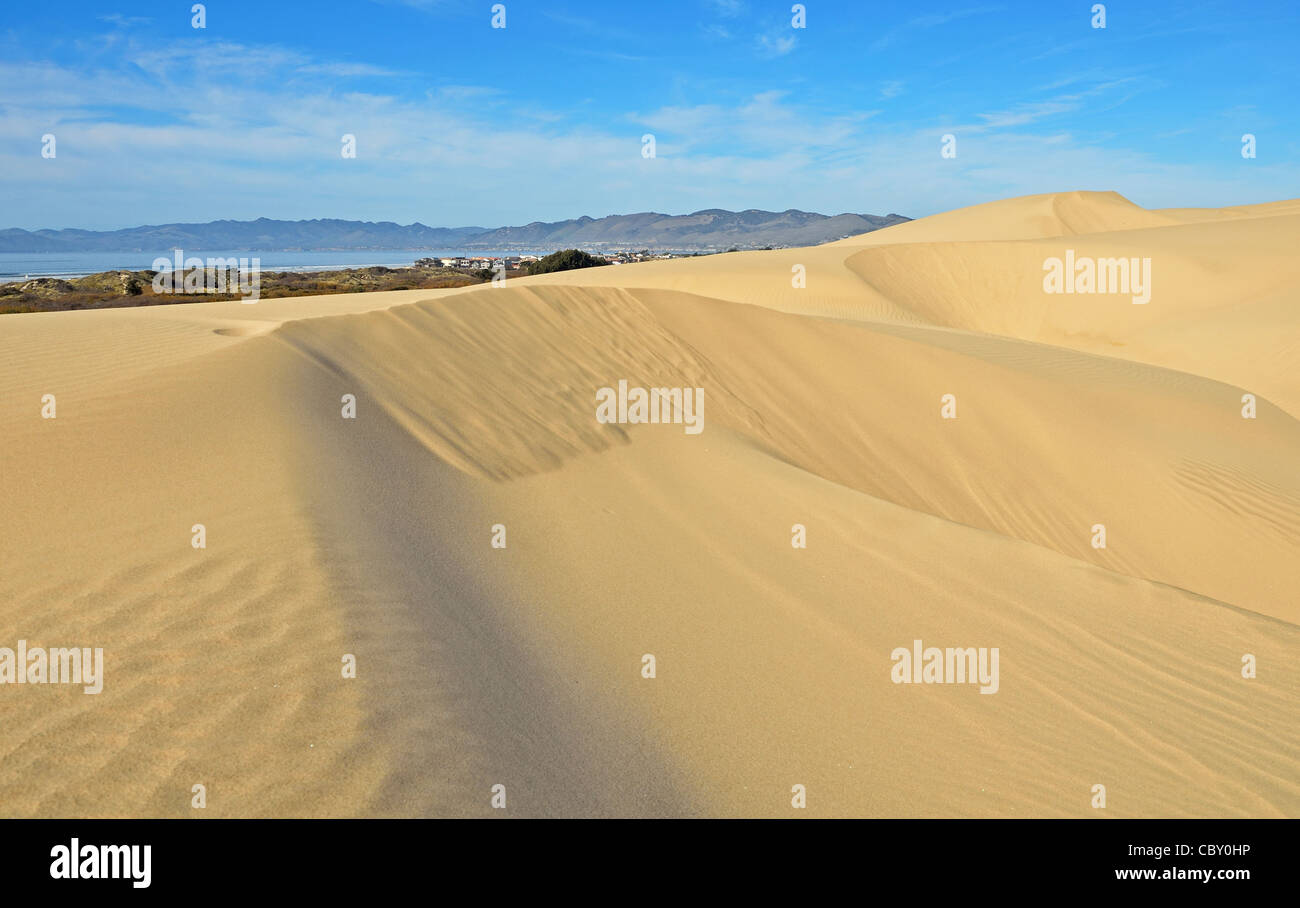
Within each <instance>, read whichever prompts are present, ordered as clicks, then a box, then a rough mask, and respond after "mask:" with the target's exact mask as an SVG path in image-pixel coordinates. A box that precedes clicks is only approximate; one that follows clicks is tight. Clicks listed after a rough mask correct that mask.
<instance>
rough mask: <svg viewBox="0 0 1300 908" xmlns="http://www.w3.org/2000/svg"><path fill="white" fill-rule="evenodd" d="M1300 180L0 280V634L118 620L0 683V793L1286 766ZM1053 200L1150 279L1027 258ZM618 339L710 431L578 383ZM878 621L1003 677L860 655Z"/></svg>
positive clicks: (1252, 784)
mask: <svg viewBox="0 0 1300 908" xmlns="http://www.w3.org/2000/svg"><path fill="white" fill-rule="evenodd" d="M1298 212H1300V203H1297V202H1278V203H1271V204H1268V205H1260V206H1240V207H1237V208H1233V209H1224V210H1221V211H1210V210H1201V211H1193V210H1166V211H1147V210H1145V209H1142V208H1140V207H1138V206H1136V205H1134V204H1133V203H1131V202H1129V201H1128V200H1126V199H1124V198H1122V197H1121V196H1118V195H1117V194H1114V193H1059V194H1053V195H1048V196H1034V197H1027V198H1024V199H1009V200H1005V201H1001V202H995V203H990V204H988V205H983V206H975V207H974V208H970V209H962V210H959V211H954V212H948V213H946V214H942V215H936V216H934V217H932V218H926V219H921V220H918V221H912V222H908V223H906V224H901V225H897V226H894V227H890V228H886V229H884V230H880V231H876V232H873V233H871V234H867V235H864V236H861V237H853V238H850V239H848V240H843V241H839V242H837V243H832V244H828V245H825V246H820V247H812V248H807V249H793V250H777V251H771V252H754V253H735V254H730V255H726V256H712V257H708V258H701V259H696V260H677V261H672V262H663V263H650V264H645V265H636V266H620V267H607V268H596V269H587V270H583V271H575V272H562V273H558V274H552V275H543V276H538V277H535V278H528V279H523V280H518V281H516V280H511V281H510V282H509V284H508V286H506V287H504V288H493V287H490V286H483V287H476V288H472V289H467V290H452V291H440V292H436V293H431V292H429V291H410V292H401V293H390V294H367V295H353V296H349V297H320V298H295V299H284V300H271V301H266V302H263V303H259V304H258V305H255V306H242V305H240V304H238V303H206V304H192V305H180V306H170V307H165V308H152V309H131V310H116V311H113V310H107V311H94V312H67V313H49V314H37V315H15V316H6V317H5V318H4V319H3V320H2V321H0V354H2V355H0V364H2V365H0V368H2V369H3V370H4V387H5V388H6V389H7V390H6V393H5V394H4V396H3V397H2V398H0V420H2V424H3V426H4V428H5V438H6V445H7V451H6V454H7V458H6V460H7V464H8V465H9V466H7V468H6V469H5V470H4V471H3V473H2V474H0V497H2V499H3V501H4V503H5V508H4V510H3V517H0V543H2V544H3V548H4V550H5V551H6V553H7V555H6V564H7V566H8V567H9V568H10V569H9V570H6V571H5V572H4V575H3V576H2V577H0V646H5V645H9V646H12V645H13V642H14V641H16V640H17V639H19V638H20V637H21V638H25V639H27V640H30V641H34V643H40V644H42V645H73V644H77V643H82V641H84V643H82V645H96V646H103V647H104V648H105V651H106V661H107V666H108V667H107V672H106V674H107V678H106V682H105V689H104V693H102V694H100V695H97V696H93V697H92V696H85V695H83V694H81V692H80V690H79V689H78V690H75V691H74V690H71V689H67V688H58V687H54V686H50V687H36V686H33V687H31V688H27V689H21V688H11V689H7V690H6V689H4V688H0V696H3V697H5V698H6V702H5V706H6V714H7V716H8V717H9V719H10V721H9V722H7V723H6V724H7V726H8V727H10V728H11V729H21V730H22V731H21V733H18V734H13V733H11V734H10V735H8V736H6V737H5V739H4V740H3V741H2V742H0V813H3V814H4V815H7V816H36V815H73V816H118V815H132V816H134V815H146V816H148V815H162V816H192V815H205V816H250V815H251V816H263V815H276V816H279V815H308V816H339V815H348V816H350V815H394V816H404V815H420V816H423V815H438V816H479V815H481V816H489V815H496V816H499V815H502V814H503V813H504V814H505V815H512V816H518V815H526V816H531V815H565V816H569V815H572V816H604V815H619V816H682V815H686V816H788V815H791V814H792V813H795V812H794V811H792V809H791V806H790V797H791V795H790V789H791V786H792V785H794V784H796V783H797V784H803V785H806V786H807V790H808V808H807V810H806V811H805V812H804V813H806V814H808V815H822V816H1051V817H1058V816H1059V817H1066V816H1097V815H1105V816H1115V817H1136V816H1296V815H1297V814H1300V772H1298V770H1300V760H1298V758H1297V756H1296V754H1297V752H1300V751H1298V748H1297V745H1298V744H1300V732H1298V726H1300V723H1297V722H1296V721H1295V720H1296V716H1297V715H1298V714H1300V713H1298V707H1300V668H1297V666H1296V664H1295V660H1294V653H1295V652H1297V645H1298V644H1300V627H1298V626H1297V625H1298V624H1300V611H1297V604H1296V596H1295V590H1296V589H1297V581H1298V580H1300V475H1298V474H1297V471H1296V470H1295V464H1296V462H1297V455H1298V454H1300V424H1298V423H1297V419H1296V414H1300V386H1298V385H1297V381H1298V379H1297V374H1296V372H1295V370H1294V368H1293V367H1292V366H1293V364H1294V363H1295V362H1296V361H1297V359H1296V356H1295V354H1297V353H1300V308H1297V307H1298V306H1300V299H1297V296H1298V295H1300V291H1298V290H1297V288H1298V287H1300V273H1297V269H1300V265H1298V264H1297V263H1296V261H1295V260H1294V257H1293V256H1291V255H1290V253H1289V250H1290V249H1291V248H1293V247H1294V242H1295V238H1296V236H1297V234H1300V213H1298ZM1065 248H1072V249H1074V250H1076V252H1077V253H1078V254H1080V255H1090V256H1096V257H1102V256H1111V255H1132V256H1145V257H1150V258H1151V259H1152V274H1153V276H1154V277H1153V291H1152V296H1151V301H1150V302H1149V303H1148V304H1146V305H1137V306H1135V305H1133V304H1132V303H1131V302H1130V301H1129V300H1128V299H1127V298H1124V297H1120V296H1117V295H1092V296H1086V295H1081V296H1072V297H1066V296H1051V295H1048V294H1044V293H1043V292H1042V285H1041V280H1042V273H1043V272H1042V262H1043V260H1044V259H1045V258H1046V257H1048V256H1051V255H1060V254H1061V253H1062V250H1064V249H1065ZM798 265H801V266H803V268H804V269H805V272H806V287H804V288H796V287H794V286H792V281H791V277H792V274H793V272H792V269H793V268H794V267H795V266H798ZM621 378H622V379H629V380H632V381H634V382H635V383H639V384H642V385H645V386H647V387H648V386H690V387H701V388H704V389H705V393H706V405H705V410H704V418H705V424H706V429H705V431H704V433H703V434H702V435H700V436H698V437H690V436H687V435H686V434H685V433H684V432H683V431H682V429H681V427H680V426H625V425H601V424H599V423H597V422H596V421H595V419H594V417H593V413H594V392H595V389H596V388H599V387H601V386H605V385H610V384H613V383H615V382H617V380H619V379H621ZM45 393H54V394H56V396H57V398H58V408H59V409H58V418H57V419H55V420H42V419H41V418H40V415H39V411H40V397H41V395H42V394H45ZM1245 393H1253V394H1255V395H1257V398H1258V404H1257V406H1258V410H1257V416H1256V418H1255V419H1252V420H1246V419H1242V418H1241V415H1240V409H1241V406H1242V404H1241V395H1242V394H1245ZM344 394H354V395H355V396H356V398H357V406H358V413H357V419H356V420H344V419H342V418H341V416H340V406H341V404H340V400H341V397H342V395H344ZM944 394H953V395H955V397H956V405H957V408H958V410H957V412H958V418H956V419H953V420H944V419H941V417H940V400H941V397H942V395H944ZM16 464H24V465H33V466H32V468H31V469H26V470H21V471H20V470H16V469H14V468H13V465H16ZM200 522H202V523H205V524H206V526H207V528H208V533H209V543H208V548H207V549H204V550H194V549H192V548H191V546H190V532H189V530H190V527H191V525H192V524H194V523H200ZM796 523H798V524H803V525H805V526H806V528H807V533H808V547H807V548H806V549H794V548H792V547H791V544H790V539H791V527H792V525H793V524H796ZM1097 523H1101V524H1105V525H1106V527H1107V534H1108V542H1107V547H1106V548H1105V549H1100V550H1099V549H1096V548H1094V547H1093V546H1092V545H1091V542H1090V540H1091V538H1092V526H1093V525H1094V524H1097ZM496 524H504V525H505V527H506V528H507V533H508V545H507V547H506V548H505V549H493V548H492V547H491V546H490V544H489V541H490V538H491V528H492V527H493V526H494V525H496ZM915 639H921V640H924V641H925V642H926V644H927V645H929V644H931V643H932V644H933V645H937V646H989V647H999V648H1000V651H1001V653H1002V677H1001V688H1000V690H999V691H998V693H997V694H996V695H994V696H982V695H980V694H979V693H978V691H977V690H976V689H975V688H973V687H967V686H919V685H917V686H913V685H897V684H893V683H891V681H890V669H891V661H890V652H891V650H893V648H894V647H897V646H910V645H911V642H912V641H913V640H915ZM343 653H352V654H355V655H356V656H357V661H358V676H357V678H356V679H355V680H345V679H343V678H341V676H340V670H339V664H340V657H341V656H342V654H343ZM646 653H652V654H654V655H655V656H656V659H657V664H658V676H657V677H656V678H655V679H654V680H647V679H644V678H642V676H641V674H640V669H641V659H642V656H643V655H644V654H646ZM1246 653H1250V654H1253V655H1254V656H1255V657H1256V659H1257V660H1258V663H1259V666H1260V670H1259V676H1258V677H1257V678H1254V679H1251V680H1246V679H1243V678H1242V677H1241V675H1240V665H1241V658H1242V655H1243V654H1246ZM195 783H203V784H206V785H208V786H209V790H210V795H209V806H208V807H207V808H205V811H204V812H200V811H196V810H194V809H192V808H191V806H190V798H191V794H190V790H191V786H192V785H193V784H195ZM498 783H499V784H503V785H505V786H506V789H507V791H508V792H509V805H508V809H507V810H506V811H500V810H493V809H492V808H491V807H490V804H489V798H490V789H491V787H492V785H494V784H498ZM1098 783H1100V784H1104V785H1106V786H1107V790H1108V799H1109V800H1108V804H1107V807H1106V809H1105V810H1096V809H1093V808H1092V807H1091V806H1090V799H1091V797H1092V794H1091V787H1092V786H1093V785H1094V784H1098Z"/></svg>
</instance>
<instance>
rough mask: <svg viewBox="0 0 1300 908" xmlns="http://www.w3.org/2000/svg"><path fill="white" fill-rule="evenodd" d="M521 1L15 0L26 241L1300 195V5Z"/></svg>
mask: <svg viewBox="0 0 1300 908" xmlns="http://www.w3.org/2000/svg"><path fill="white" fill-rule="evenodd" d="M492 5H493V4H492V3H491V2H484V0H473V2H466V0H407V2H398V0H389V2H374V0H369V2H367V0H353V2H348V3H342V2H339V3H331V2H320V3H288V2H267V0H262V2H235V0H213V2H210V3H207V4H206V16H207V22H206V25H207V27H206V28H205V29H202V30H199V29H194V28H192V27H191V13H190V6H191V0H182V2H167V3H163V2H158V3H151V2H145V3H132V4H120V5H112V4H105V3H103V2H94V3H89V2H87V3H82V2H67V0H60V2H57V3H17V2H10V3H6V4H5V6H4V8H3V11H0V227H24V228H29V229H31V228H38V227H87V228H92V229H106V228H116V227H125V226H135V225H138V224H147V223H163V222H170V221H206V220H213V219H217V218H233V219H240V220H243V219H250V218H256V217H272V218H285V219H298V218H315V217H339V218H349V219H365V220H392V221H397V222H399V223H410V222H412V221H420V222H422V223H425V224H430V225H435V226H458V225H471V224H472V225H481V226H499V225H503V224H523V223H527V222H529V221H534V220H546V221H551V220H559V219H563V218H569V217H577V216H579V215H584V214H585V215H591V216H593V217H600V216H603V215H606V214H615V213H629V212H634V211H646V210H653V211H662V212H668V213H673V214H679V213H685V212H689V211H694V210H698V209H701V208H714V207H717V208H730V209H743V208H766V209H773V210H784V209H786V208H802V209H805V210H810V211H820V212H823V213H830V214H835V213H839V212H842V211H854V212H865V213H874V214H884V213H887V212H891V211H893V212H898V213H901V214H907V215H911V216H921V215H925V214H932V213H934V212H937V211H943V210H947V209H950V208H956V207H960V206H963V205H970V204H975V203H978V202H983V201H988V200H991V199H997V198H1004V197H1007V196H1014V195H1024V194H1028V193H1036V192H1051V191H1057V190H1071V189H1114V190H1117V191H1119V192H1121V193H1123V194H1124V195H1126V196H1128V197H1129V198H1131V199H1133V200H1134V201H1135V202H1137V203H1139V204H1141V205H1144V206H1147V207H1171V206H1180V207H1181V206H1219V205H1230V204H1244V203H1252V202H1261V201H1270V200H1274V199H1281V198H1293V197H1296V196H1300V170H1298V169H1297V167H1296V163H1297V153H1298V152H1300V141H1298V140H1297V135H1296V127H1297V107H1298V102H1297V93H1298V92H1297V87H1298V86H1300V64H1298V63H1297V60H1298V59H1300V4H1297V3H1295V2H1294V0H1279V2H1261V3H1255V2H1249V0H1246V2H1233V3H1226V2H1196V0H1186V2H1168V3H1166V2H1140V3H1139V2H1123V3H1121V2H1115V3H1107V4H1105V5H1106V28H1105V29H1094V28H1093V27H1092V25H1091V20H1092V17H1093V16H1092V12H1091V7H1092V5H1093V3H1092V2H1052V0H1038V2H1023V3H1021V2H1013V3H993V2H989V3H985V2H983V0H958V2H956V3H935V4H927V3H923V2H875V0H872V2H869V3H868V2H865V0H858V2H827V0H807V2H806V3H805V4H804V6H805V7H806V10H807V13H806V21H807V27H806V28H804V29H794V28H792V27H791V18H792V13H791V6H792V5H793V4H792V3H791V2H756V0H681V2H671V0H670V2H654V3H630V2H628V3H621V2H613V3H611V2H600V3H598V2H593V0H583V2H577V0H513V2H512V0H505V3H504V5H505V8H506V27H505V28H504V29H494V28H492V27H491V19H492V12H491V7H492ZM345 133H349V134H352V135H354V136H356V142H357V156H356V158H355V159H344V158H343V157H342V156H341V154H340V149H341V136H342V135H343V134H345ZM646 133H650V134H653V135H654V136H655V150H656V155H655V157H654V158H652V159H646V158H644V157H643V156H642V154H641V148H642V141H641V139H642V136H643V135H644V134H646ZM945 133H951V134H953V135H955V136H956V138H957V145H956V148H957V156H956V157H955V158H953V159H945V158H943V157H942V156H941V155H940V144H941V137H942V136H943V135H944V134H945ZM1244 133H1252V134H1254V135H1255V136H1256V141H1257V154H1258V156H1257V157H1256V158H1255V159H1253V160H1247V159H1244V158H1243V157H1242V155H1241V137H1242V135H1243V134H1244ZM45 134H52V135H54V136H55V139H56V143H57V145H56V151H57V154H56V157H55V158H53V159H48V158H43V157H42V156H41V147H42V146H41V137H42V136H43V135H45Z"/></svg>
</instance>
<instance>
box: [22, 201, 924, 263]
mask: <svg viewBox="0 0 1300 908" xmlns="http://www.w3.org/2000/svg"><path fill="white" fill-rule="evenodd" d="M907 220H910V218H905V217H903V216H902V215H898V214H888V215H884V216H879V215H872V214H838V215H834V216H828V215H824V214H814V213H812V212H807V211H797V210H795V209H790V210H789V211H782V212H772V211H758V210H756V209H752V208H751V209H749V210H747V211H739V212H736V211H723V210H722V209H718V208H711V209H708V210H705V211H697V212H695V213H694V214H683V215H670V214H656V213H654V212H643V213H641V214H621V215H610V216H608V217H603V218H589V217H580V218H575V219H571V220H567V221H556V222H554V223H542V222H540V221H535V222H534V223H532V224H527V225H525V226H523V227H498V228H488V227H426V226H425V225H424V224H420V223H415V224H409V225H407V226H402V225H401V224H395V223H393V222H391V221H379V222H374V221H341V220H335V219H325V220H313V221H275V220H271V219H269V218H258V219H257V220H255V221H211V222H209V223H207V224H161V225H157V226H148V227H130V228H127V229H125V230H106V231H97V230H75V229H69V230H19V229H17V228H10V229H7V230H0V252H154V251H157V252H160V253H165V252H166V251H167V250H169V249H173V248H180V249H184V250H185V251H186V252H190V251H194V252H201V251H204V250H231V251H235V250H240V251H242V250H247V251H250V252H258V251H262V252H271V251H275V252H289V251H309V250H319V251H338V250H354V249H355V250H365V249H417V250H418V249H457V250H461V249H463V250H466V251H469V250H474V249H502V250H508V249H520V250H539V249H560V248H575V247H576V248H584V249H597V250H598V249H601V248H607V247H619V248H622V247H631V246H635V247H638V248H649V249H656V250H696V249H698V250H707V249H728V248H731V247H732V246H737V247H740V248H755V247H762V246H812V245H816V244H818V243H825V242H828V241H830V240H837V239H840V238H841V237H846V236H856V235H857V234H860V233H867V232H869V231H872V230H877V229H879V228H881V227H888V226H890V225H891V224H898V223H901V222H903V221H907Z"/></svg>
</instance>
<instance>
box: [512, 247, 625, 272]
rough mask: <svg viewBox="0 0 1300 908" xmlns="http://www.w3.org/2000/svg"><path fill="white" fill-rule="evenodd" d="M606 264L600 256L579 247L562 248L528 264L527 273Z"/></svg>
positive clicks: (570, 269)
mask: <svg viewBox="0 0 1300 908" xmlns="http://www.w3.org/2000/svg"><path fill="white" fill-rule="evenodd" d="M608 264H609V262H607V261H605V260H604V259H603V258H601V257H600V256H596V255H588V254H587V253H585V252H583V251H582V250H581V249H563V250H561V251H559V252H552V253H551V254H550V255H548V256H546V257H544V258H540V259H538V260H537V261H535V262H532V263H531V264H529V265H528V273H529V274H549V273H551V272H552V271H572V270H573V269H574V268H594V267H596V266H597V265H608Z"/></svg>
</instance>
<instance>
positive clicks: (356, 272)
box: [0, 267, 491, 315]
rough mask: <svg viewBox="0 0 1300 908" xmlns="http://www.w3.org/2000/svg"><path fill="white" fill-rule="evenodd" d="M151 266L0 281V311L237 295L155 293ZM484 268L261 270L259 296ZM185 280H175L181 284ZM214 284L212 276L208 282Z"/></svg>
mask: <svg viewBox="0 0 1300 908" xmlns="http://www.w3.org/2000/svg"><path fill="white" fill-rule="evenodd" d="M156 273H157V272H154V271H104V272H101V273H99V274H91V275H88V276H86V277H80V278H67V279H62V278H48V277H46V278H33V279H31V280H26V281H14V282H12V283H8V284H0V315H3V314H7V313H13V312H53V311H57V310H60V309H109V308H115V307H119V306H160V305H167V304H170V303H205V302H217V301H221V300H234V299H239V294H238V293H155V292H154V290H153V278H154V275H155V274H156ZM490 276H491V275H490V272H487V271H468V272H467V271H462V270H459V269H456V268H384V267H373V268H348V269H344V270H340V271H316V272H307V273H301V272H295V271H277V272H265V271H264V272H262V273H261V286H260V288H259V296H260V298H261V299H274V298H276V297H282V296H314V295H316V294H324V293H367V292H373V291H382V290H434V289H439V288H446V287H467V286H470V285H472V284H481V283H483V282H484V281H486V280H487V279H488V278H489V277H490ZM182 280H183V279H178V281H177V282H178V283H181V281H182ZM207 283H209V284H210V285H215V281H207Z"/></svg>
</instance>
